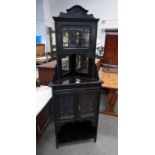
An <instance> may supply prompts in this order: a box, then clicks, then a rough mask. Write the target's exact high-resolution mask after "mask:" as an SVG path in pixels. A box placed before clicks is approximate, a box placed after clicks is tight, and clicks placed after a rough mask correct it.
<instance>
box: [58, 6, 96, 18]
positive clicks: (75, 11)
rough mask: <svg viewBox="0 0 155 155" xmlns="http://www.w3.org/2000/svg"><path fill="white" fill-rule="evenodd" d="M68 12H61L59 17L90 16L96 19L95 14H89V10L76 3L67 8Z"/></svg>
mask: <svg viewBox="0 0 155 155" xmlns="http://www.w3.org/2000/svg"><path fill="white" fill-rule="evenodd" d="M66 11H67V12H66V13H64V12H60V15H59V17H63V18H89V19H94V17H93V14H87V12H88V10H86V9H84V8H83V7H82V6H80V5H75V6H73V7H71V8H70V9H67V10H66Z"/></svg>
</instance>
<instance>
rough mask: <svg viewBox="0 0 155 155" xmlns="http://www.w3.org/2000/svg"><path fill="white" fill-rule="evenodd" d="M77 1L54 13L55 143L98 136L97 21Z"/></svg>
mask: <svg viewBox="0 0 155 155" xmlns="http://www.w3.org/2000/svg"><path fill="white" fill-rule="evenodd" d="M87 12H88V10H85V9H84V8H82V7H81V6H79V5H76V6H73V7H72V8H70V9H68V10H67V13H60V15H59V16H58V17H53V18H54V21H55V31H56V54H57V67H56V73H55V78H54V81H53V83H51V84H50V86H51V87H52V90H53V105H52V106H53V107H52V109H53V115H54V122H55V133H56V147H57V148H58V146H59V145H60V144H63V143H65V142H72V141H76V140H84V139H94V141H96V137H97V127H98V112H99V100H100V90H101V81H100V80H99V78H98V74H97V69H96V65H95V49H96V35H97V23H98V20H99V19H95V18H94V17H93V15H92V14H91V15H89V14H87Z"/></svg>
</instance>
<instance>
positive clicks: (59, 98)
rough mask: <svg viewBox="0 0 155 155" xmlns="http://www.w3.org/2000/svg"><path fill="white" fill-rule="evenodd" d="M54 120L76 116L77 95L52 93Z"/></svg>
mask: <svg viewBox="0 0 155 155" xmlns="http://www.w3.org/2000/svg"><path fill="white" fill-rule="evenodd" d="M54 113H55V119H56V120H65V119H74V118H76V116H77V96H76V94H74V93H70V92H69V93H61V94H54Z"/></svg>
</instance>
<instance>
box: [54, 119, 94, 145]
mask: <svg viewBox="0 0 155 155" xmlns="http://www.w3.org/2000/svg"><path fill="white" fill-rule="evenodd" d="M95 134H96V127H94V126H93V125H92V122H90V121H88V120H86V121H82V122H80V121H75V122H71V123H66V124H64V125H63V126H62V127H61V128H60V131H59V132H58V133H57V140H58V143H65V142H71V141H76V140H85V139H93V138H95Z"/></svg>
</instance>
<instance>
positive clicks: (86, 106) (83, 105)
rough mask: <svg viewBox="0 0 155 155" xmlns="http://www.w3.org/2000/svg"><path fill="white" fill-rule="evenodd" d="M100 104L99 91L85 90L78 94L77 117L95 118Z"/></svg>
mask: <svg viewBox="0 0 155 155" xmlns="http://www.w3.org/2000/svg"><path fill="white" fill-rule="evenodd" d="M99 102H100V91H99V90H93V91H92V90H87V91H83V92H81V93H78V109H79V117H81V118H83V117H89V116H95V115H96V114H97V111H98V107H99Z"/></svg>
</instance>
